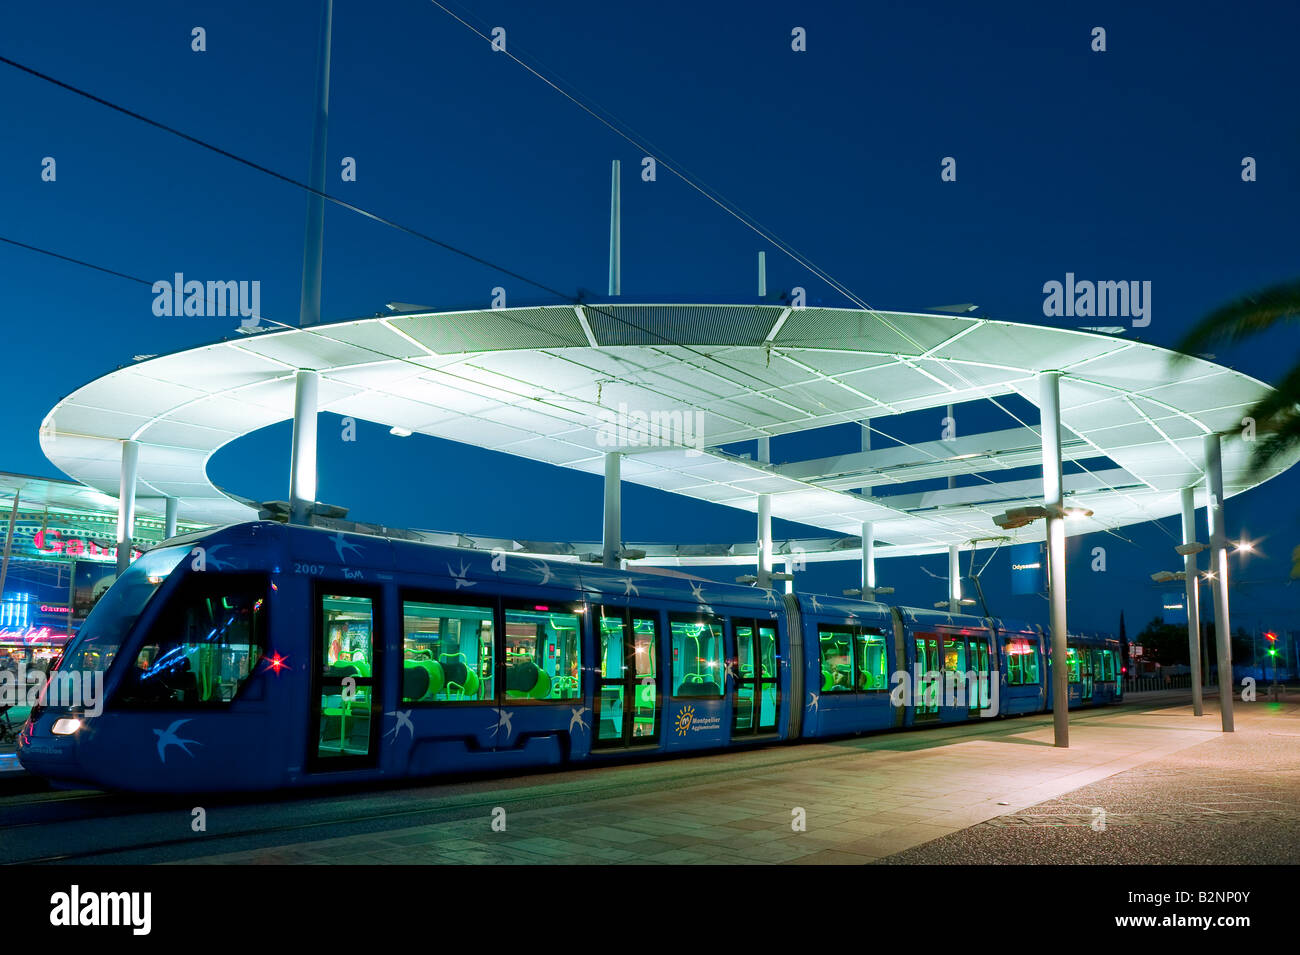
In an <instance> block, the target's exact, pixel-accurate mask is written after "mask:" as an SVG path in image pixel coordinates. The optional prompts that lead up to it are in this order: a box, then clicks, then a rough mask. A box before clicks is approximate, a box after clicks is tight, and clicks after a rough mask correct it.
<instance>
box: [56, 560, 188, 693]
mask: <svg viewBox="0 0 1300 955" xmlns="http://www.w3.org/2000/svg"><path fill="white" fill-rule="evenodd" d="M188 551H189V548H187V547H164V548H161V549H160V550H151V551H149V552H148V553H147V554H143V555H142V556H140V557H138V558H136V561H135V563H133V564H132V565H131V566H130V567H128V568H127V570H126V573H124V574H122V576H121V577H119V578H118V579H117V582H116V583H114V584H113V586H112V587H110V588H108V591H107V592H106V593H105V594H104V596H103V597H101V598H100V599H99V602H98V603H97V604H95V606H94V609H92V610H91V611H90V616H88V617H87V618H86V622H85V623H83V624H82V625H81V631H80V632H79V633H78V634H77V638H76V640H74V641H73V642H72V644H71V645H70V646H69V647H68V649H67V652H65V653H64V654H63V660H62V661H61V662H60V663H59V669H60V670H63V671H70V670H105V671H106V670H107V669H108V668H109V665H110V664H112V662H113V658H114V657H115V656H116V655H117V651H118V649H119V648H120V647H121V646H122V641H124V640H125V639H126V636H127V634H128V633H130V632H131V628H132V627H133V626H134V625H135V622H136V620H137V619H138V618H139V616H140V614H141V613H142V612H143V611H144V608H145V606H146V605H147V604H148V603H149V598H150V597H152V596H153V595H154V593H155V592H156V591H157V590H158V588H159V586H161V584H162V582H163V581H164V580H166V579H167V575H168V574H170V573H171V572H172V571H173V570H175V569H176V565H177V564H179V563H180V562H181V560H182V558H184V557H185V555H186V553H187V552H188Z"/></svg>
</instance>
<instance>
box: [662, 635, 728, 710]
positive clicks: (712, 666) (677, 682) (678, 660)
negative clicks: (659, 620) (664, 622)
mask: <svg viewBox="0 0 1300 955" xmlns="http://www.w3.org/2000/svg"><path fill="white" fill-rule="evenodd" d="M669 630H670V631H671V634H672V647H673V696H678V697H682V696H690V697H721V696H722V682H723V681H722V660H723V644H722V621H720V620H718V619H717V618H711V619H700V618H699V617H685V616H683V617H677V616H672V617H670V618H669Z"/></svg>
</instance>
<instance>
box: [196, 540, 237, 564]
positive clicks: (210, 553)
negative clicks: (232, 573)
mask: <svg viewBox="0 0 1300 955" xmlns="http://www.w3.org/2000/svg"><path fill="white" fill-rule="evenodd" d="M229 549H230V545H229V544H218V545H217V546H216V547H208V548H205V549H204V550H203V566H204V567H205V568H206V567H207V566H208V565H209V564H211V565H212V566H213V567H215V568H216V569H217V570H226V569H228V568H229V569H233V570H238V569H239V568H238V567H236V566H235V564H234V562H233V561H229V560H219V559H218V558H217V552H218V551H223V550H229Z"/></svg>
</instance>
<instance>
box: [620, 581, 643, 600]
mask: <svg viewBox="0 0 1300 955" xmlns="http://www.w3.org/2000/svg"><path fill="white" fill-rule="evenodd" d="M618 582H619V583H620V584H622V585H623V596H624V597H630V596H632V595H633V594H636V595H637V596H638V597H640V596H641V591H639V590H637V589H636V584H635V583H634V582H633V581H632V578H631V577H620V578H619V579H618Z"/></svg>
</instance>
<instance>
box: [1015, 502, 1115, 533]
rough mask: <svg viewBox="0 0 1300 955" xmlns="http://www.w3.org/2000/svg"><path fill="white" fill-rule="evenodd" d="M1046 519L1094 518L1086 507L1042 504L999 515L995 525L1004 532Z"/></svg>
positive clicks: (1018, 508)
mask: <svg viewBox="0 0 1300 955" xmlns="http://www.w3.org/2000/svg"><path fill="white" fill-rule="evenodd" d="M1045 517H1064V518H1070V519H1077V518H1080V517H1092V511H1090V510H1088V509H1087V508H1086V507H1055V508H1052V507H1045V506H1044V505H1042V504H1032V505H1030V506H1029V507H1013V508H1011V509H1010V510H1008V511H1007V512H1006V513H1004V514H999V515H998V516H997V517H995V518H993V523H994V524H996V525H998V527H1000V528H1002V529H1003V530H1004V531H1010V530H1016V529H1017V528H1021V527H1026V526H1028V525H1030V524H1032V523H1033V522H1034V521H1036V520H1038V519H1040V518H1045Z"/></svg>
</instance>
